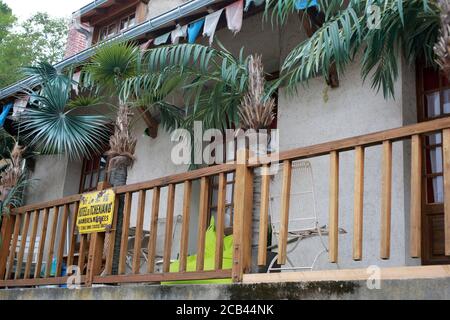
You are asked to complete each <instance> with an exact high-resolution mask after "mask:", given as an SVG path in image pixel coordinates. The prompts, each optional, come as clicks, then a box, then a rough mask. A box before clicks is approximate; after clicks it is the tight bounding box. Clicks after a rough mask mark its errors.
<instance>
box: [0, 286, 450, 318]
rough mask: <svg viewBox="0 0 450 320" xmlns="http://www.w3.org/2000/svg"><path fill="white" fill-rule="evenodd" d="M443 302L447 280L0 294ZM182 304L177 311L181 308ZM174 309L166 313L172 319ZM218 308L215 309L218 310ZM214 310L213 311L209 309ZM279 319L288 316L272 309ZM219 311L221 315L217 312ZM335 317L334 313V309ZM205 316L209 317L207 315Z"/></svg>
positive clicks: (4, 294) (5, 295)
mask: <svg viewBox="0 0 450 320" xmlns="http://www.w3.org/2000/svg"><path fill="white" fill-rule="evenodd" d="M286 299H287V300H418V299H423V300H447V299H450V279H448V278H443V279H412V280H384V281H382V282H381V288H380V289H372V290H371V289H369V288H368V287H367V283H366V282H365V281H323V282H305V283H275V284H245V285H213V284H208V285H178V286H159V285H128V286H105V287H97V288H82V289H79V290H69V289H62V288H46V289H15V290H0V300H286ZM182 306H183V304H182V303H181V304H180V305H179V307H182ZM177 307H178V306H177V305H175V306H173V307H169V308H167V309H165V312H166V314H168V315H170V314H174V315H175V314H176V311H177ZM218 307H219V305H217V309H218V310H220V309H219V308H218ZM211 309H214V308H211ZM272 310H273V311H274V315H276V316H278V317H279V318H286V317H289V316H292V311H291V309H290V308H287V309H283V307H282V305H280V304H276V306H275V308H273V309H272ZM219 312H220V311H219ZM333 312H334V310H333ZM210 314H214V312H211V313H210Z"/></svg>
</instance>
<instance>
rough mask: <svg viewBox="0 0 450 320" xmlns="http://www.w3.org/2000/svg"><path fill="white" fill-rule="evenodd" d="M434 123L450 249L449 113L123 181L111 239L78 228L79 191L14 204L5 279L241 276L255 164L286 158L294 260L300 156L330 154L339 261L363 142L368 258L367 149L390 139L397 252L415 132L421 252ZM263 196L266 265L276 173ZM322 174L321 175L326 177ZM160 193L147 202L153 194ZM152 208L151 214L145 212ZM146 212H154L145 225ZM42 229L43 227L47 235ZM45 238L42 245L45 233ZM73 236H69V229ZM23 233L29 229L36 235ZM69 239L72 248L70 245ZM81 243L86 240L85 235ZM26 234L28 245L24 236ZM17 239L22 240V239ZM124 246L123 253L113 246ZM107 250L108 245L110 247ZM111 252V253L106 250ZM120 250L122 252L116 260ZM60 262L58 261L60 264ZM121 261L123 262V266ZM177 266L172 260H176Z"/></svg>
mask: <svg viewBox="0 0 450 320" xmlns="http://www.w3.org/2000/svg"><path fill="white" fill-rule="evenodd" d="M432 132H442V133H443V150H444V181H445V183H444V184H445V191H446V192H445V201H444V202H445V224H446V225H445V250H446V254H449V255H450V192H447V190H449V188H450V174H449V173H450V150H449V148H450V118H447V119H440V120H435V121H430V122H424V123H420V124H415V125H411V126H406V127H402V128H398V129H392V130H387V131H383V132H378V133H373V134H369V135H364V136H359V137H354V138H348V139H343V140H338V141H333V142H327V143H323V144H319V145H314V146H310V147H305V148H299V149H294V150H289V151H285V152H281V153H279V154H274V155H271V156H267V157H265V158H260V159H253V158H251V157H250V158H249V153H248V151H247V150H240V151H238V161H237V162H236V163H235V164H234V163H233V164H223V165H218V166H214V167H209V168H204V169H200V170H195V171H191V172H187V173H181V174H177V175H172V176H169V177H165V178H160V179H156V180H152V181H148V182H142V183H137V184H131V185H126V186H122V187H117V188H114V191H115V192H116V194H117V197H116V206H115V208H116V212H115V214H114V217H115V219H114V221H113V225H112V228H111V230H110V232H109V236H108V237H109V241H105V237H106V236H105V235H106V234H105V233H95V234H91V235H89V236H88V235H79V234H78V232H77V230H76V225H75V223H76V215H77V211H78V210H77V208H78V205H79V200H80V195H75V196H71V197H67V198H64V199H60V200H56V201H50V202H46V203H42V204H37V205H29V206H24V207H21V208H18V209H15V210H13V212H12V214H11V215H9V216H4V217H3V222H2V228H1V237H2V242H1V246H0V287H14V286H39V285H59V284H65V283H66V282H67V280H68V277H67V276H62V266H63V265H65V266H71V265H76V266H78V267H79V273H78V275H79V279H80V280H81V283H82V284H84V285H87V286H90V285H92V284H106V283H133V282H164V281H176V280H202V279H221V278H230V277H231V278H232V280H233V281H234V282H240V281H242V279H243V275H244V274H245V273H249V272H251V264H252V247H251V244H252V214H253V212H252V211H253V207H254V202H253V194H254V190H253V189H254V188H253V187H254V186H253V181H254V171H255V169H256V168H262V171H263V172H264V171H266V170H269V168H270V166H273V165H281V166H282V186H281V206H280V217H281V222H280V232H279V236H278V262H279V264H281V265H284V264H286V259H287V247H288V230H289V211H290V208H289V203H290V194H291V192H290V190H291V184H292V183H293V181H292V179H291V175H292V162H293V161H295V160H300V159H308V158H314V157H319V156H324V155H328V156H329V157H330V175H329V226H328V228H329V236H328V238H329V244H328V245H329V252H328V253H329V261H330V262H333V263H336V262H338V249H339V243H338V233H339V158H340V157H339V155H340V153H341V152H344V151H350V150H354V156H355V164H354V182H355V183H354V213H353V216H354V229H353V259H354V260H361V259H362V258H363V256H362V242H363V228H362V225H363V214H364V212H363V207H364V206H363V200H364V197H363V193H364V187H363V186H364V162H365V157H364V153H365V150H366V149H367V148H369V147H372V146H375V145H382V152H383V157H382V163H381V166H382V187H381V199H382V200H381V202H382V205H381V213H380V214H381V236H380V239H381V252H380V258H381V259H389V258H390V248H391V241H390V235H391V200H392V199H391V198H392V162H393V157H392V144H393V142H396V141H403V140H407V139H411V141H412V142H411V144H412V148H411V149H412V158H411V207H410V208H411V212H410V215H411V217H410V221H411V222H410V224H411V230H410V251H411V252H410V255H411V257H416V258H417V257H420V254H421V248H420V245H421V193H422V191H421V190H422V189H421V184H422V182H421V181H422V171H421V166H422V152H423V151H422V145H421V141H422V138H421V135H423V134H426V133H432ZM230 172H235V176H236V180H235V191H234V214H233V260H232V269H231V270H226V269H224V268H223V266H222V258H223V257H222V253H223V246H224V217H225V207H226V206H225V197H226V183H227V179H226V175H227V174H228V173H230ZM213 177H218V184H219V186H218V206H217V221H216V234H217V241H216V250H215V259H214V268H213V269H212V270H205V234H206V230H207V221H208V214H209V212H208V210H209V208H208V201H209V192H210V189H209V185H210V184H209V181H210V179H212V178H213ZM261 179H262V181H261V182H262V183H261V203H260V212H259V215H260V217H259V220H260V225H259V234H258V257H257V258H258V259H257V261H258V265H260V266H265V265H267V248H268V246H267V238H268V229H269V228H268V223H269V198H270V196H269V194H270V191H271V190H270V187H271V182H270V175H262V178H261ZM194 181H198V182H199V185H200V191H199V198H198V200H195V201H198V204H199V206H198V207H199V212H198V225H197V227H196V229H195V230H190V228H189V227H190V220H191V218H192V217H191V215H192V213H191V211H192V202H193V200H192V197H193V192H192V186H193V182H194ZM319 183H322V181H320V182H319ZM179 188H182V189H183V193H182V194H183V199H182V201H183V205H182V209H181V213H182V224H181V237H180V244H179V248H180V249H179V252H178V253H179V255H178V259H179V270H178V271H177V272H170V271H171V270H170V265H171V257H172V251H173V250H172V248H173V245H174V244H173V238H172V237H171V234H172V233H173V229H172V228H173V219H174V215H175V200H176V196H177V192H176V190H178V189H179ZM163 189H165V190H167V197H166V198H165V199H161V194H162V193H161V190H163ZM150 193H151V198H152V203H151V206H149V205H147V203H146V199H147V194H149V195H150ZM136 198H137V207H136V206H134V207H136V208H137V209H136V216H137V218H136V231H135V233H136V236H135V239H136V240H135V242H134V248H133V257H132V259H131V271H129V272H126V257H127V250H128V241H129V230H130V229H129V227H130V220H131V219H130V217H131V213H132V208H133V204H135V199H136ZM162 201H165V203H166V207H165V219H166V223H165V227H164V228H165V229H164V240H163V241H164V243H163V244H162V243H157V239H158V238H157V235H158V232H162V230H158V219H159V217H160V216H161V213H160V211H161V210H160V203H161V202H162ZM119 215H121V216H123V219H122V221H123V225H122V228H121V230H118V229H117V217H118V216H119ZM146 218H147V219H146ZM145 221H149V223H147V225H145V226H144V224H145ZM144 229H145V230H149V232H150V238H149V241H148V247H147V248H146V250H147V252H148V261H147V266H146V268H145V270H142V268H141V264H140V262H141V258H140V254H141V249H142V248H141V241H140V239H141V238H142V235H143V230H144ZM118 231H121V232H120V233H121V238H120V241H114V239H115V238H116V233H117V232H118ZM194 232H195V233H196V238H197V240H196V254H197V256H196V267H195V271H187V259H188V253H189V252H188V239H189V238H190V236H189V235H190V234H191V235H192V234H193V233H194ZM38 235H39V236H38ZM38 237H39V239H40V241H39V243H38V245H36V239H37V238H38ZM66 238H67V239H68V240H67V239H66ZM24 239H29V241H27V240H25V241H24ZM65 243H69V248H68V249H65V247H64V246H65ZM78 243H79V245H78ZM18 244H19V245H18ZM158 244H159V245H162V246H163V248H164V249H163V257H162V270H161V271H157V270H156V269H155V263H156V261H155V259H156V255H155V251H156V246H157V245H158ZM16 248H18V250H17V249H16ZM117 249H120V255H119V256H118V258H117V259H118V261H115V260H114V259H115V258H114V252H115V251H116V250H117ZM104 252H105V253H106V254H104ZM104 258H105V259H104ZM117 259H116V260H117ZM52 265H53V267H52ZM115 266H117V270H116V268H115ZM172 271H173V270H172Z"/></svg>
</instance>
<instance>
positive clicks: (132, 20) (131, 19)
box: [119, 14, 136, 31]
mask: <svg viewBox="0 0 450 320" xmlns="http://www.w3.org/2000/svg"><path fill="white" fill-rule="evenodd" d="M135 24H136V15H135V14H132V15H130V16H128V17H125V18H123V19H122V20H120V29H119V30H120V31H124V30H127V29H129V28H131V27H134V26H135Z"/></svg>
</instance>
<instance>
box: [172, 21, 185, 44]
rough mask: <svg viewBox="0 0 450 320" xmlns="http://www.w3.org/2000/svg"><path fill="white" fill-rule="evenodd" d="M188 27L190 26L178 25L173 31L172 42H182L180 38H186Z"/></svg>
mask: <svg viewBox="0 0 450 320" xmlns="http://www.w3.org/2000/svg"><path fill="white" fill-rule="evenodd" d="M187 28H188V26H187V25H185V26H180V25H179V24H178V25H177V28H176V29H175V30H173V31H172V43H173V44H178V43H179V42H180V38H186V36H187Z"/></svg>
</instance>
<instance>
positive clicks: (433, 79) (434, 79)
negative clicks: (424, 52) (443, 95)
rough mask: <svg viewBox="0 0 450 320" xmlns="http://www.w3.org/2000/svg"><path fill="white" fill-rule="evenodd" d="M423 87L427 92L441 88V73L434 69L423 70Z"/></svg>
mask: <svg viewBox="0 0 450 320" xmlns="http://www.w3.org/2000/svg"><path fill="white" fill-rule="evenodd" d="M423 87H424V89H425V91H428V90H435V89H438V88H439V72H438V71H436V70H435V69H433V68H426V69H424V70H423Z"/></svg>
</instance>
